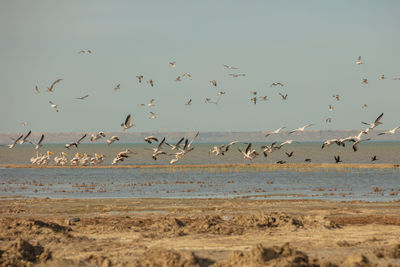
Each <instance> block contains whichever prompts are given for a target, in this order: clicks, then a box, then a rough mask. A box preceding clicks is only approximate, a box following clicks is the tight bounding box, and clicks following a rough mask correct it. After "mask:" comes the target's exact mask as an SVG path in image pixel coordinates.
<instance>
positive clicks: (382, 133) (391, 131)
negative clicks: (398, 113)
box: [378, 126, 400, 135]
mask: <svg viewBox="0 0 400 267" xmlns="http://www.w3.org/2000/svg"><path fill="white" fill-rule="evenodd" d="M399 128H400V126H397V127H396V128H393V129H392V130H389V131H385V132H381V133H378V135H384V134H395V133H396V131H397V129H399Z"/></svg>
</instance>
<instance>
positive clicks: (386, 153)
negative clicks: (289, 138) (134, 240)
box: [0, 142, 400, 165]
mask: <svg viewBox="0 0 400 267" xmlns="http://www.w3.org/2000/svg"><path fill="white" fill-rule="evenodd" d="M214 145H216V144H194V145H193V146H194V147H195V149H194V150H193V151H192V152H190V153H189V154H188V155H187V156H185V157H184V158H182V159H181V160H180V161H179V162H178V163H177V165H179V164H183V165H184V164H216V163H244V162H245V161H244V160H243V157H242V155H241V154H240V153H239V151H238V148H241V149H242V150H244V149H245V148H246V146H247V145H246V144H235V145H234V146H232V147H231V148H230V150H229V151H228V152H227V153H226V154H225V156H215V155H209V154H208V150H209V149H210V148H211V147H212V146H214ZM219 145H220V144H219ZM261 145H263V144H261V143H256V144H253V148H255V149H256V150H257V151H258V152H259V153H260V156H259V157H258V158H256V159H255V160H254V162H256V163H275V162H276V161H278V160H284V161H287V162H293V163H300V162H304V160H305V159H306V158H310V159H311V160H312V162H314V163H334V162H335V161H334V156H336V155H340V157H341V159H342V161H343V162H347V163H370V162H371V157H372V156H373V155H377V157H378V161H376V162H377V163H400V142H364V143H361V144H359V145H358V148H359V151H357V152H353V149H352V148H351V146H350V145H347V146H346V147H345V148H343V147H338V146H337V145H332V146H330V147H327V148H324V149H321V145H322V142H302V143H295V144H291V145H287V146H284V147H283V148H282V149H281V150H279V151H276V152H274V153H272V154H270V155H268V157H267V158H265V157H264V156H263V155H262V150H261V149H260V146H261ZM152 147H155V145H149V144H113V145H112V146H107V144H81V145H79V148H78V149H76V148H71V149H69V150H68V149H65V148H64V145H59V144H56V145H44V146H43V147H42V149H41V153H45V151H47V150H50V151H52V152H54V153H55V154H59V153H60V152H61V151H64V152H67V153H68V154H69V158H72V157H73V155H74V154H75V153H77V152H80V153H83V152H86V153H88V154H90V155H94V153H99V154H105V155H106V159H105V161H104V163H103V165H110V164H111V162H112V159H113V158H114V157H115V155H116V154H117V153H118V152H120V151H123V150H125V149H127V148H129V149H130V150H132V151H133V152H134V153H136V154H132V155H131V157H130V158H128V159H126V160H125V161H124V162H122V163H120V165H124V164H169V161H170V160H171V159H172V158H174V157H173V156H171V155H161V156H160V157H159V159H158V160H156V161H155V160H153V159H152V157H151V154H152V151H151V150H149V149H150V148H152ZM165 151H166V152H168V153H169V149H167V147H165ZM291 151H293V156H292V157H291V158H288V157H287V156H286V154H285V152H291ZM34 155H35V151H34V149H33V146H32V145H30V144H27V145H22V146H21V145H17V146H16V147H15V148H14V149H9V148H7V147H5V146H3V147H0V164H29V163H30V161H29V160H30V158H31V157H32V156H34Z"/></svg>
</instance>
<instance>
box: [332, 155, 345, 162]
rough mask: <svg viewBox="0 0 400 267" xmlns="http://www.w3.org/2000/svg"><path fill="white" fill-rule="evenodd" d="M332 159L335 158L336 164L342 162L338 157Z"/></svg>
mask: <svg viewBox="0 0 400 267" xmlns="http://www.w3.org/2000/svg"><path fill="white" fill-rule="evenodd" d="M333 157H334V158H335V161H336V163H339V162H343V161H341V160H340V156H339V155H337V156H333Z"/></svg>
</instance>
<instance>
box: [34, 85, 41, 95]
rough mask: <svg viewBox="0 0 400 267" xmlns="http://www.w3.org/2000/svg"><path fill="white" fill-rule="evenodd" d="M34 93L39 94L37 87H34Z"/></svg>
mask: <svg viewBox="0 0 400 267" xmlns="http://www.w3.org/2000/svg"><path fill="white" fill-rule="evenodd" d="M35 93H36V94H39V93H40V91H39V88H38V87H37V85H36V86H35Z"/></svg>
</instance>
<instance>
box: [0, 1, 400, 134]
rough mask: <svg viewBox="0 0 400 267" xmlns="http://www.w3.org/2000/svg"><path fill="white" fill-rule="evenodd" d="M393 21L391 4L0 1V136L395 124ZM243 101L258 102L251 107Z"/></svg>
mask: <svg viewBox="0 0 400 267" xmlns="http://www.w3.org/2000/svg"><path fill="white" fill-rule="evenodd" d="M399 11H400V1H389V0H388V1H361V0H360V1H345V0H343V1H320V0H315V1H294V0H293V1H242V0H240V1H239V0H238V1H235V0H232V1H208V0H206V1H187V0H186V1H183V0H182V1H172V0H171V1H53V0H48V1H44V0H37V1H20V0H15V1H1V2H0V36H1V42H0V114H1V115H0V125H1V127H0V133H20V132H26V131H27V130H32V131H33V132H95V131H120V130H121V126H120V124H121V123H122V122H123V121H124V120H125V117H126V116H127V115H128V114H131V115H132V118H133V121H132V122H133V123H134V124H135V125H136V126H135V127H134V128H131V129H129V130H128V131H131V132H142V131H146V132H148V131H194V130H198V131H262V130H273V129H276V128H278V127H281V126H286V127H287V128H288V129H292V128H297V127H300V126H303V125H305V124H308V123H313V124H314V125H313V126H312V127H310V128H309V129H310V130H311V129H314V130H316V129H319V130H335V129H338V130H342V129H361V128H362V127H363V125H362V124H361V123H360V122H361V121H368V122H369V121H374V120H375V118H376V117H377V116H378V115H379V114H380V113H382V112H384V114H385V115H384V117H383V120H382V121H383V123H384V124H383V125H382V126H380V127H381V129H389V128H394V127H395V126H398V125H400V119H399V117H398V114H399V111H400V109H399V104H398V99H399V97H400V80H393V78H396V77H400V53H399V47H400V34H399V29H400V16H399V15H398V13H399ZM83 49H85V50H86V49H90V50H91V51H92V54H79V53H78V52H79V51H80V50H83ZM358 56H362V61H363V63H364V64H362V65H356V64H355V62H356V60H357V57H358ZM173 61H175V62H176V67H175V68H172V67H171V66H170V65H169V62H173ZM224 64H227V65H231V66H235V67H238V68H239V69H237V70H227V69H226V68H224V67H223V65H224ZM186 72H188V73H190V74H191V75H192V76H193V79H192V80H188V79H186V78H182V81H181V82H176V81H175V79H176V78H177V77H178V76H181V75H182V74H183V73H186ZM234 73H243V74H246V76H244V77H237V78H233V77H231V76H229V74H234ZM139 74H141V75H143V76H144V81H146V80H149V79H152V80H153V81H154V84H155V85H154V87H151V86H149V85H148V84H147V83H146V82H142V83H140V84H139V83H138V80H137V78H136V75H139ZM381 74H384V75H385V76H386V77H387V79H384V80H379V76H380V75H381ZM59 78H61V79H63V80H62V81H61V82H60V83H58V84H57V85H55V90H54V92H46V91H47V89H46V88H47V87H49V86H50V84H51V83H52V82H53V81H54V80H56V79H59ZM363 78H367V79H368V84H367V85H362V84H361V81H362V79H363ZM210 80H216V81H217V87H214V86H213V85H212V84H211V83H210ZM278 81H279V82H282V83H283V84H284V85H285V86H284V87H283V88H282V87H279V86H276V87H271V86H270V85H271V83H273V82H278ZM117 84H120V90H117V91H115V90H114V87H115V86H116V85H117ZM35 86H38V88H39V90H40V93H39V94H36V93H35V90H34V88H35ZM219 91H224V92H226V94H225V95H223V96H222V97H221V98H220V100H219V102H218V105H215V104H207V103H204V100H205V98H206V97H209V98H211V99H212V100H214V101H215V100H217V99H218V96H217V92H219ZM252 91H256V92H257V96H264V95H266V96H268V100H267V101H265V102H264V101H258V102H257V104H256V105H255V104H253V103H252V102H251V101H250V98H251V97H253V96H252V95H251V94H250V92H252ZM279 93H283V94H288V99H287V100H286V101H283V100H281V97H280V96H279ZM86 94H89V97H88V98H86V99H85V100H83V101H81V100H77V99H76V98H77V97H81V96H84V95H86ZM334 94H339V95H340V96H341V100H340V101H336V100H335V99H334V98H333V97H332V96H333V95H334ZM150 99H155V102H154V103H155V106H154V107H148V106H144V107H141V106H138V104H140V103H143V104H146V105H147V103H148V102H149V101H150ZM189 99H192V105H190V106H186V105H185V103H186V102H187V101H188V100H189ZM49 101H53V102H54V103H56V104H58V105H59V112H55V110H54V109H52V108H51V107H50V104H49ZM363 104H367V105H368V108H366V109H363V108H362V105H363ZM329 105H332V106H333V107H334V110H333V111H329V109H328V107H329ZM150 111H152V112H154V113H156V116H157V118H156V119H153V120H151V119H149V117H150ZM328 117H331V118H332V122H331V123H326V122H325V119H326V118H328ZM22 122H27V123H28V125H27V126H24V125H22V124H21V123H22Z"/></svg>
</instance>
